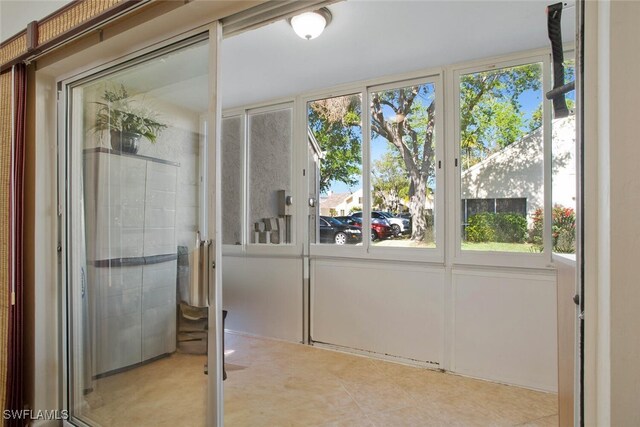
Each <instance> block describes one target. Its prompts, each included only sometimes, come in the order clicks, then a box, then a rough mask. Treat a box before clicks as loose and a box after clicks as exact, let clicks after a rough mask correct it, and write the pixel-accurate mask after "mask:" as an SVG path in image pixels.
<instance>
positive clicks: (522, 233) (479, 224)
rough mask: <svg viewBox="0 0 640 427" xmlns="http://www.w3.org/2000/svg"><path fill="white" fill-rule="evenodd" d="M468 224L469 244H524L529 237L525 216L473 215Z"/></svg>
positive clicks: (500, 214)
mask: <svg viewBox="0 0 640 427" xmlns="http://www.w3.org/2000/svg"><path fill="white" fill-rule="evenodd" d="M467 222H468V225H467V227H466V229H465V231H466V233H467V241H468V242H476V243H479V242H500V243H524V241H525V240H526V237H527V218H526V217H525V216H524V215H520V214H514V213H491V212H483V213H479V214H475V215H471V216H470V217H469V218H468V221H467Z"/></svg>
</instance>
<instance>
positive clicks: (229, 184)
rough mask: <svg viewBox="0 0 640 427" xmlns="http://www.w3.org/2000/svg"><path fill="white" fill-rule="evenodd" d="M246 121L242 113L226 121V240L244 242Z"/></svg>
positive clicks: (224, 236) (223, 148) (224, 158)
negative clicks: (243, 127) (242, 237)
mask: <svg viewBox="0 0 640 427" xmlns="http://www.w3.org/2000/svg"><path fill="white" fill-rule="evenodd" d="M242 124H243V119H242V117H240V116H237V117H229V118H225V119H223V120H222V185H221V187H222V243H223V244H224V245H240V244H241V243H242V242H241V236H242V176H243V172H244V166H243V164H242V141H243V137H242V133H243V132H242Z"/></svg>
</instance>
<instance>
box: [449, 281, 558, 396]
mask: <svg viewBox="0 0 640 427" xmlns="http://www.w3.org/2000/svg"><path fill="white" fill-rule="evenodd" d="M452 277H453V280H452V286H453V298H454V301H453V331H454V332H453V360H452V367H451V370H452V371H454V372H457V373H460V374H464V375H469V376H472V377H477V378H482V379H488V380H493V381H498V382H503V383H507V384H514V385H520V386H524V387H530V388H535V389H540V390H546V391H554V392H555V391H557V388H558V385H557V384H558V378H557V374H558V371H557V366H558V365H557V348H558V347H557V330H556V324H557V322H556V318H557V312H556V278H555V272H549V273H537V272H533V273H506V272H504V271H500V270H499V269H491V270H467V269H465V270H461V269H460V270H454V271H453V273H452Z"/></svg>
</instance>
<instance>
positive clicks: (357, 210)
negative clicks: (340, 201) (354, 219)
mask: <svg viewBox="0 0 640 427" xmlns="http://www.w3.org/2000/svg"><path fill="white" fill-rule="evenodd" d="M355 212H362V206H360V205H356V206H351V209H349V215H351V214H352V213H355Z"/></svg>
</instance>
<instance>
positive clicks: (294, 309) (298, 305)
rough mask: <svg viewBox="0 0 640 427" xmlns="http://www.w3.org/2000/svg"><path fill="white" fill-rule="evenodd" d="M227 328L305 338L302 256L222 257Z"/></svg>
mask: <svg viewBox="0 0 640 427" xmlns="http://www.w3.org/2000/svg"><path fill="white" fill-rule="evenodd" d="M222 305H223V309H224V310H227V311H228V314H227V320H226V324H225V327H226V329H230V330H233V331H238V332H245V333H249V334H252V335H258V336H264V337H270V338H277V339H282V340H287V341H293V342H301V341H302V259H301V258H300V257H298V258H267V257H249V256H247V257H244V256H223V257H222Z"/></svg>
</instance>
